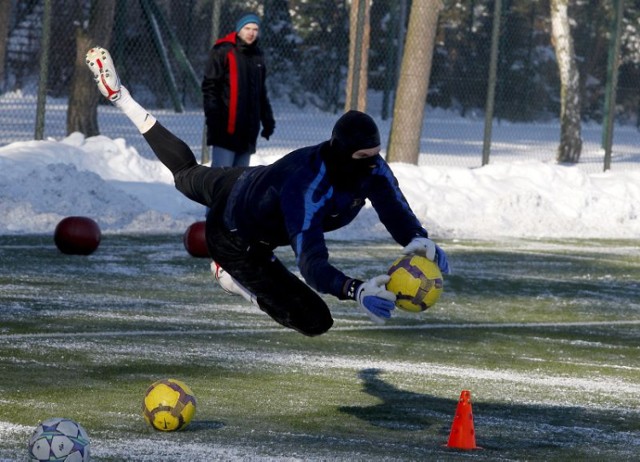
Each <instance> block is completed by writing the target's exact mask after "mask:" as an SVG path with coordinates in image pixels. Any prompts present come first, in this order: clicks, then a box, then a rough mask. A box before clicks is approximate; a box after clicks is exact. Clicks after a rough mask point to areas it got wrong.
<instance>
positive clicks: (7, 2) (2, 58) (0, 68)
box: [0, 0, 13, 94]
mask: <svg viewBox="0 0 640 462" xmlns="http://www.w3.org/2000/svg"><path fill="white" fill-rule="evenodd" d="M12 4H13V2H12V1H11V0H0V11H2V14H0V94H1V93H2V92H3V91H4V87H5V78H6V76H5V62H6V61H7V60H6V54H7V39H8V38H9V19H10V18H11V6H12Z"/></svg>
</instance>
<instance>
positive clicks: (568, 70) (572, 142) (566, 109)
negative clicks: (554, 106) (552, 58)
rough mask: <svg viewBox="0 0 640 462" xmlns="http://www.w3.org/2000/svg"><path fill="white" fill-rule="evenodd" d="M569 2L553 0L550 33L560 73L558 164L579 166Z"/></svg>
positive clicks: (577, 76)
mask: <svg viewBox="0 0 640 462" xmlns="http://www.w3.org/2000/svg"><path fill="white" fill-rule="evenodd" d="M568 3H569V0H551V31H552V42H553V47H554V49H555V51H556V61H557V62H558V71H559V73H560V145H559V146H558V152H557V156H556V160H557V161H558V162H568V163H574V164H575V163H577V162H578V161H579V160H580V154H581V152H582V138H581V125H580V73H579V72H578V66H577V65H576V60H575V53H574V49H573V39H572V38H571V28H570V24H569V13H568Z"/></svg>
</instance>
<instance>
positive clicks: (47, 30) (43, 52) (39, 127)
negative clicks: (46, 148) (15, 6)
mask: <svg viewBox="0 0 640 462" xmlns="http://www.w3.org/2000/svg"><path fill="white" fill-rule="evenodd" d="M50 38H51V0H45V1H44V14H43V17H42V38H41V40H40V73H39V76H40V82H38V99H37V103H36V129H35V135H34V139H36V140H41V139H43V138H44V116H45V111H46V110H45V106H46V103H47V82H48V80H49V52H50V50H49V43H50Z"/></svg>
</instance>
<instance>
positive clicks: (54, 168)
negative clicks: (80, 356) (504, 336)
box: [0, 105, 640, 239]
mask: <svg viewBox="0 0 640 462" xmlns="http://www.w3.org/2000/svg"><path fill="white" fill-rule="evenodd" d="M59 110H60V111H63V110H64V107H63V106H61V107H60V108H59ZM296 111H298V112H296ZM152 112H153V111H152ZM275 112H276V116H277V117H276V120H277V129H276V133H275V135H274V136H273V138H272V139H271V140H270V141H269V142H265V141H264V140H262V139H260V141H259V147H258V153H257V154H256V155H254V156H253V158H252V164H266V163H270V162H273V161H274V160H275V159H277V158H279V157H281V156H282V155H285V154H286V153H287V152H289V151H290V150H292V149H294V148H296V147H300V146H304V145H309V144H315V143H318V142H320V141H322V140H323V139H326V138H327V137H328V136H329V134H330V131H331V127H332V125H333V123H334V122H335V120H336V119H337V115H332V114H324V113H319V112H317V111H306V112H305V111H301V110H297V109H295V108H293V107H290V106H287V105H276V109H275ZM372 112H373V111H372ZM154 113H155V114H156V116H157V118H158V119H159V120H160V121H161V122H163V123H164V124H165V125H166V126H168V127H169V128H170V129H172V130H174V131H175V132H176V133H177V134H178V135H179V136H181V137H184V138H185V139H186V141H187V142H188V144H190V145H191V146H192V148H193V149H194V151H196V156H197V157H198V158H200V152H199V150H200V147H199V144H198V143H199V141H200V140H201V133H202V131H201V127H202V114H201V113H200V111H188V112H185V113H182V114H175V113H173V112H171V111H157V112H154ZM99 114H100V120H101V126H105V127H108V128H107V129H106V130H104V131H103V133H105V132H106V133H107V135H108V136H97V137H91V138H85V137H84V136H83V135H82V134H79V133H74V134H72V135H70V136H68V137H64V136H60V137H52V138H49V139H47V140H44V141H21V142H15V143H12V144H9V145H6V146H3V147H0V234H22V233H50V232H52V230H53V229H54V228H55V225H56V224H57V223H58V221H59V220H61V219H62V218H64V217H65V216H69V215H86V216H90V217H92V218H94V219H95V220H96V221H97V222H98V223H99V225H100V226H101V229H102V231H103V232H105V233H116V232H136V233H137V232H161V233H163V232H182V231H184V230H185V229H186V227H187V226H188V225H189V224H191V223H192V222H193V221H194V220H200V219H202V217H203V209H202V207H201V206H199V205H198V204H195V203H193V202H190V201H189V200H188V199H186V198H184V197H182V195H181V194H180V193H178V192H177V191H176V190H175V189H174V188H173V181H172V178H171V175H170V174H169V172H168V170H166V169H165V168H164V167H163V166H162V165H161V164H160V163H159V162H158V161H157V160H154V159H153V155H152V153H151V151H150V149H149V148H148V146H146V145H145V142H144V139H143V138H142V136H140V135H139V134H137V132H136V131H135V128H133V126H132V125H131V124H130V123H129V122H128V120H127V119H126V118H125V117H124V116H123V115H122V114H120V113H119V111H117V110H116V109H115V108H113V107H110V106H100V112H99ZM294 122H295V123H294ZM378 123H379V126H380V129H381V134H382V138H383V140H384V141H383V143H386V140H387V138H388V133H389V129H390V122H389V121H382V120H380V119H378ZM494 125H495V126H494V128H493V137H492V138H493V144H492V149H491V158H490V163H489V165H486V166H483V167H480V164H481V152H482V130H483V120H482V119H481V118H479V117H477V118H474V117H467V118H464V119H463V118H460V117H458V116H457V115H455V114H453V113H450V112H443V111H437V110H436V111H434V110H430V111H427V113H426V115H425V123H424V129H423V134H422V135H423V136H422V144H421V155H420V160H419V166H417V167H416V166H414V165H407V164H400V163H393V164H391V166H392V169H393V171H394V173H395V174H396V176H397V177H398V179H399V181H400V185H401V188H402V190H403V191H404V193H405V195H406V196H407V199H408V200H409V202H410V204H411V206H412V208H413V210H414V211H415V213H416V214H417V216H418V217H419V219H420V220H421V221H422V222H423V223H424V224H425V225H426V227H427V229H429V230H430V232H431V234H432V235H433V236H434V237H436V238H504V237H516V238H517V237H527V238H553V237H575V238H638V237H640V205H639V204H640V154H639V153H638V149H637V147H636V145H637V139H638V132H637V130H636V129H635V128H633V127H616V132H615V150H614V163H613V165H612V168H611V169H610V170H609V171H607V172H603V156H604V153H603V150H602V149H601V147H600V139H601V134H602V133H601V131H602V130H601V127H599V126H593V125H588V124H587V125H585V126H584V127H583V137H584V149H583V155H582V157H581V162H580V164H578V165H576V166H563V165H558V164H556V163H555V162H554V160H553V159H554V158H555V150H556V149H557V144H558V143H557V139H558V138H559V136H558V132H559V128H558V124H557V123H554V122H549V123H546V124H513V123H506V122H501V123H495V124H494ZM185 126H189V127H194V128H193V129H191V130H184V129H181V128H180V127H185ZM113 127H119V129H120V131H121V134H115V133H114V134H112V135H109V134H108V132H109V131H113V130H114V129H113ZM183 132H184V133H183ZM351 236H357V237H358V238H360V239H362V238H367V237H370V238H373V239H379V238H386V236H387V234H386V231H385V230H384V229H383V228H382V227H381V226H380V225H379V224H378V221H377V217H376V216H375V213H374V212H373V210H372V209H370V208H368V209H366V210H365V211H364V212H363V213H361V215H360V216H359V217H358V219H357V220H356V221H355V222H354V223H353V224H352V225H351V226H349V227H348V228H346V229H344V230H340V231H338V232H335V233H332V234H331V235H330V236H329V237H336V238H341V239H342V238H350V237H351Z"/></svg>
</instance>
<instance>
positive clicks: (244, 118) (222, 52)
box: [202, 32, 275, 154]
mask: <svg viewBox="0 0 640 462" xmlns="http://www.w3.org/2000/svg"><path fill="white" fill-rule="evenodd" d="M266 73H267V72H266V68H265V64H264V59H263V57H262V52H261V51H260V49H259V48H258V46H257V44H256V43H255V42H254V43H253V44H251V45H248V44H246V43H245V42H244V41H242V39H240V38H239V37H237V34H236V33H235V32H232V33H230V34H229V35H227V36H225V37H223V38H221V39H219V40H218V41H217V42H216V43H215V45H214V46H213V47H212V48H211V50H210V52H209V61H208V64H207V69H206V72H205V77H204V79H203V81H202V96H203V105H204V114H205V120H206V124H207V144H208V145H216V146H221V147H223V148H226V149H229V150H230V151H233V152H236V153H251V154H252V153H254V152H255V151H256V140H257V138H258V132H259V131H260V124H261V123H262V127H263V129H264V135H265V136H266V137H267V138H268V137H269V136H270V135H271V134H272V133H273V130H274V128H275V121H274V119H273V112H272V110H271V103H270V102H269V97H268V95H267V88H266V86H265V79H266Z"/></svg>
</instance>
